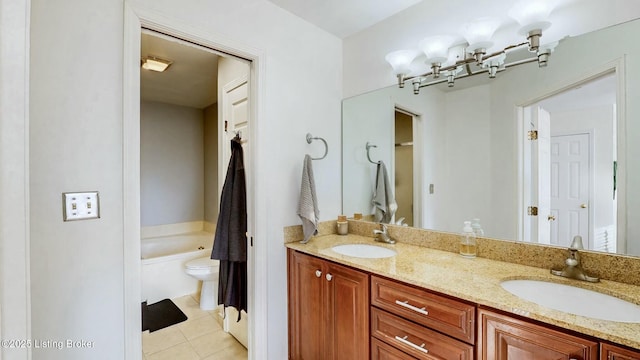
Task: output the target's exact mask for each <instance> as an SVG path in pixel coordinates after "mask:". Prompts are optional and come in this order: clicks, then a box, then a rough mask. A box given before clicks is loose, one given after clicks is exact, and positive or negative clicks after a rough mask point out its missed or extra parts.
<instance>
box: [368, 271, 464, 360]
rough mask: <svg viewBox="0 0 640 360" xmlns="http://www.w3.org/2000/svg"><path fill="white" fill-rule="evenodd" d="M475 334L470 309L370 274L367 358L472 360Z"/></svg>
mask: <svg viewBox="0 0 640 360" xmlns="http://www.w3.org/2000/svg"><path fill="white" fill-rule="evenodd" d="M474 334H475V305H472V304H468V303H465V302H462V301H458V300H454V299H451V298H449V297H445V296H441V295H438V294H435V293H433V292H430V291H428V290H425V289H421V288H417V287H414V286H411V285H407V284H403V283H400V282H397V281H393V280H389V279H385V278H382V277H378V276H375V275H372V276H371V355H372V357H371V358H372V359H376V360H381V359H439V360H440V359H451V360H453V359H456V360H463V359H468V360H472V359H473V358H474V347H473V344H474V342H475V336H474ZM383 344H384V345H383Z"/></svg>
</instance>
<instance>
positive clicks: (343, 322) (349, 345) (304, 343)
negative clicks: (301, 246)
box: [288, 249, 370, 360]
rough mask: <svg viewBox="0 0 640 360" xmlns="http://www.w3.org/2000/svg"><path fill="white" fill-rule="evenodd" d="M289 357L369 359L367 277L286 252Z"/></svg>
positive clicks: (318, 359) (292, 252) (334, 264)
mask: <svg viewBox="0 0 640 360" xmlns="http://www.w3.org/2000/svg"><path fill="white" fill-rule="evenodd" d="M288 267H289V268H288V285H289V294H288V296H289V359H293V360H303V359H304V360H314V359H317V360H326V359H345V360H358V359H363V360H364V359H369V349H370V348H369V275H368V274H367V273H364V272H361V271H358V270H355V269H353V268H349V267H346V266H343V265H339V264H336V263H333V262H330V261H326V260H323V259H320V258H317V257H314V256H310V255H306V254H303V253H300V252H297V251H295V250H291V249H289V250H288Z"/></svg>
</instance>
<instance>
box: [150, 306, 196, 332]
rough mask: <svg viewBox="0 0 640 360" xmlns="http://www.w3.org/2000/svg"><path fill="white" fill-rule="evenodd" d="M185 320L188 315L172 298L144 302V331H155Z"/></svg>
mask: <svg viewBox="0 0 640 360" xmlns="http://www.w3.org/2000/svg"><path fill="white" fill-rule="evenodd" d="M185 320H187V315H185V314H184V313H183V312H182V310H180V309H179V308H178V306H176V304H174V303H173V301H171V300H170V299H164V300H161V301H158V302H157V303H153V304H151V305H147V302H146V301H145V302H143V303H142V331H145V330H149V332H154V331H156V330H160V329H164V328H166V327H167V326H171V325H175V324H177V323H181V322H183V321H185Z"/></svg>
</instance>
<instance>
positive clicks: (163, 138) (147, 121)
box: [140, 101, 206, 226]
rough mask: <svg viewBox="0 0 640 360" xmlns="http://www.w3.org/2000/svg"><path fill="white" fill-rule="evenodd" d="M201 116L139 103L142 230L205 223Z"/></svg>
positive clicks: (167, 106)
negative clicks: (168, 225)
mask: <svg viewBox="0 0 640 360" xmlns="http://www.w3.org/2000/svg"><path fill="white" fill-rule="evenodd" d="M205 167H206V165H205V162H204V112H203V111H202V110H200V109H196V108H190V107H186V106H177V105H171V104H165V103H159V102H150V101H143V102H142V103H141V104H140V222H141V226H154V225H164V224H177V223H182V222H191V221H202V220H204V173H205Z"/></svg>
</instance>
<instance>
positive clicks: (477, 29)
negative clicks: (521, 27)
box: [461, 17, 500, 52]
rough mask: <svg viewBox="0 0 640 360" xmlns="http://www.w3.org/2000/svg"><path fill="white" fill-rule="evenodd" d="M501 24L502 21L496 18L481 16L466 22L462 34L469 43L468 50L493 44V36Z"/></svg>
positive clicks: (485, 47)
mask: <svg viewBox="0 0 640 360" xmlns="http://www.w3.org/2000/svg"><path fill="white" fill-rule="evenodd" d="M499 26H500V21H499V20H498V19H494V18H488V17H485V18H480V19H476V20H474V21H471V22H469V23H466V24H465V25H464V26H463V27H462V29H461V32H462V36H464V38H465V39H466V40H467V42H468V43H469V46H468V48H467V49H468V50H470V52H476V50H480V49H485V50H486V49H489V48H490V47H492V46H493V41H492V39H491V37H492V36H493V33H494V32H496V30H497V29H498V27H499Z"/></svg>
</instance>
